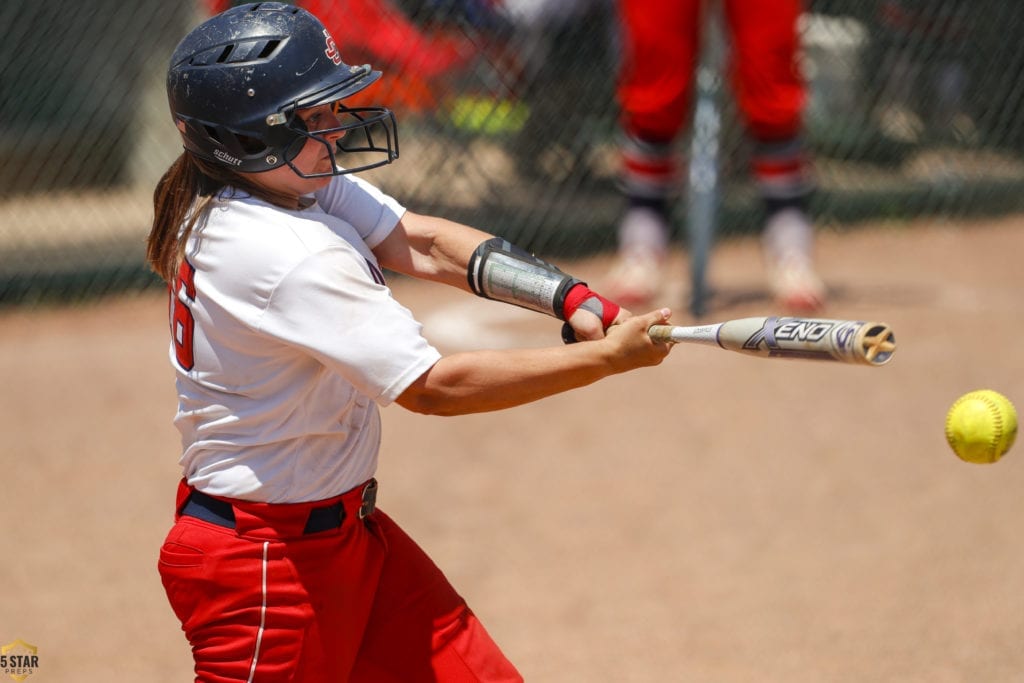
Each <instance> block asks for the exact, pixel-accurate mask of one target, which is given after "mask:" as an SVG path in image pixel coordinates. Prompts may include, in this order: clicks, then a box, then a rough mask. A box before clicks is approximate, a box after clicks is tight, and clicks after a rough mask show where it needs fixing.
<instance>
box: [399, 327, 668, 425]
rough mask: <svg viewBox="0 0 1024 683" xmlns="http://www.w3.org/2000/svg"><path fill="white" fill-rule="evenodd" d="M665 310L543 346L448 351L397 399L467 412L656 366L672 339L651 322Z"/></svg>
mask: <svg viewBox="0 0 1024 683" xmlns="http://www.w3.org/2000/svg"><path fill="white" fill-rule="evenodd" d="M670 315H671V311H669V310H668V309H665V308H663V309H660V310H657V311H652V312H650V313H647V314H645V315H638V316H634V317H631V318H629V319H628V320H626V321H624V322H623V323H622V324H620V325H616V326H615V327H614V328H612V329H610V330H609V332H608V335H607V336H606V337H604V338H603V339H600V340H597V341H595V342H593V343H590V344H572V345H567V346H560V347H551V348H540V349H512V350H500V351H467V352H463V353H456V354H453V355H450V356H446V357H444V358H442V359H441V360H439V361H438V362H437V363H435V364H434V365H433V366H432V367H431V368H430V369H429V370H427V372H425V373H423V375H421V376H420V377H419V378H418V379H417V380H416V381H415V382H413V383H412V384H411V385H410V386H409V387H408V388H407V389H406V390H405V391H404V392H403V393H402V394H401V395H400V396H399V397H398V399H397V403H398V404H399V405H400V406H402V407H403V408H407V409H408V410H411V411H413V412H417V413H424V414H431V415H449V416H451V415H467V414H470V413H483V412H489V411H493V410H501V409H504V408H511V407H514V406H518V405H523V404H526V403H530V402H532V401H536V400H539V399H542V398H547V397H548V396H553V395H555V394H559V393H562V392H564V391H569V390H570V389H576V388H579V387H583V386H586V385H588V384H592V383H594V382H596V381H598V380H600V379H603V378H605V377H609V376H611V375H614V374H618V373H621V372H626V371H628V370H633V369H636V368H641V367H647V366H651V365H657V364H659V363H661V361H662V360H664V359H665V357H666V356H667V355H668V353H669V350H670V349H671V345H670V344H666V343H662V342H657V341H653V340H652V339H651V338H650V336H649V335H648V334H647V329H648V328H649V327H651V326H652V325H658V324H662V323H664V322H665V321H667V320H668V319H669V317H670Z"/></svg>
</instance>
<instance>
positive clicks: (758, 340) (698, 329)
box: [647, 317, 896, 365]
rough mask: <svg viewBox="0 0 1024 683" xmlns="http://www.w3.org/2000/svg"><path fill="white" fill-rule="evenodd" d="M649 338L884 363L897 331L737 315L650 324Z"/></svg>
mask: <svg viewBox="0 0 1024 683" xmlns="http://www.w3.org/2000/svg"><path fill="white" fill-rule="evenodd" d="M647 332H648V334H649V335H650V336H651V339H654V340H655V341H661V342H669V343H673V344H689V343H693V344H708V345H711V346H718V347H720V348H723V349H726V350H727V351H736V352H738V353H746V354H750V355H754V356H760V357H763V358H802V359H807V360H828V361H838V362H840V363H853V364H855V365H885V364H886V363H888V362H889V360H890V359H891V358H892V355H893V353H895V351H896V337H895V335H894V334H893V332H892V329H891V328H890V327H889V326H888V325H887V324H885V323H879V322H864V321H859V320H826V319H822V318H782V317H758V318H738V319H736V320H726V321H725V322H720V323H713V324H709V325H695V326H692V327H684V326H678V325H654V326H653V327H651V328H650V329H649V330H648V331H647Z"/></svg>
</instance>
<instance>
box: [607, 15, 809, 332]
mask: <svg viewBox="0 0 1024 683" xmlns="http://www.w3.org/2000/svg"><path fill="white" fill-rule="evenodd" d="M706 4H707V3H706V2H705V1H704V0H618V9H619V13H620V21H621V28H622V63H621V70H620V74H619V83H618V99H619V105H620V109H621V120H620V125H621V136H622V143H621V163H622V169H621V186H622V190H623V192H624V193H625V197H626V200H627V208H626V211H625V214H624V215H623V217H622V219H621V222H620V224H619V226H618V235H617V238H618V255H617V261H616V264H615V265H614V266H613V269H612V271H611V273H610V274H609V278H608V282H607V284H606V290H607V291H608V294H609V295H610V296H612V297H618V299H617V300H619V301H621V302H622V303H623V305H627V306H628V305H638V304H641V303H647V302H649V301H650V300H651V299H652V298H654V297H655V296H656V295H658V293H659V290H660V288H661V285H662V283H663V267H664V261H665V256H666V252H667V248H668V243H669V240H670V237H671V233H672V229H671V220H672V204H673V200H674V198H675V197H676V195H677V194H678V192H679V189H680V185H681V182H682V180H681V178H682V175H681V173H680V166H681V163H680V159H679V158H678V156H677V150H676V146H677V141H678V139H679V137H680V133H681V132H682V131H683V129H684V126H686V124H687V123H688V121H689V119H690V116H691V112H692V106H691V105H692V100H693V92H694V81H695V73H696V69H697V64H698V59H699V54H700V48H701V39H702V31H703V29H704V28H705V27H706V26H707V21H706V16H705V13H706V12H707V10H708V8H707V7H706ZM721 10H722V11H721V14H722V17H723V20H724V21H723V23H724V25H725V26H724V28H725V34H726V37H727V41H728V43H729V48H730V49H729V55H730V57H729V58H730V62H729V64H728V71H729V73H728V75H729V77H730V78H729V80H730V81H731V83H732V86H733V92H734V94H735V97H736V103H737V106H738V109H739V112H740V114H741V117H742V120H743V123H744V124H745V130H746V133H747V134H748V135H749V138H750V140H751V142H752V144H753V149H752V158H751V168H750V172H751V174H752V176H753V180H754V182H755V184H756V187H757V190H758V193H759V195H760V197H761V199H762V201H763V206H764V211H765V217H764V224H763V227H762V231H761V239H762V246H763V254H764V259H765V266H766V268H767V270H768V276H769V282H770V286H771V290H772V294H773V296H774V297H775V299H776V301H777V303H778V304H779V305H781V306H783V307H784V308H786V309H787V310H789V311H792V312H803V313H807V312H814V311H818V310H820V309H821V308H822V307H823V306H824V303H825V287H824V285H823V283H822V281H821V280H820V279H819V278H818V276H817V274H816V273H815V270H814V263H813V247H814V229H813V226H812V224H811V221H810V219H809V217H808V213H807V202H808V199H809V197H810V195H811V192H812V189H813V181H812V178H811V169H810V165H809V160H808V157H807V150H806V148H805V146H804V142H803V138H802V128H803V107H804V100H805V84H804V81H803V79H802V76H801V73H800V69H799V64H798V50H799V34H798V31H797V20H798V19H799V17H800V15H801V13H802V10H803V8H802V4H801V2H800V0H777V1H776V2H763V1H762V0H722V8H721Z"/></svg>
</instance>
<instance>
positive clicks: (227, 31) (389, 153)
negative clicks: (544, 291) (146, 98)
mask: <svg viewBox="0 0 1024 683" xmlns="http://www.w3.org/2000/svg"><path fill="white" fill-rule="evenodd" d="M380 75H381V74H380V72H379V71H374V70H372V69H371V68H370V66H369V65H362V66H349V65H348V64H345V63H344V62H343V61H342V59H341V55H340V53H339V51H338V48H337V46H336V45H335V43H334V40H333V38H331V36H330V34H329V32H328V31H327V29H326V28H324V26H323V24H322V23H320V21H319V20H318V19H317V18H316V17H314V16H313V15H312V14H310V13H309V12H308V11H306V10H304V9H301V8H298V7H295V6H292V5H286V4H283V3H277V2H266V3H256V4H249V5H242V6H240V7H234V8H232V9H229V10H227V11H226V12H223V13H221V14H218V15H217V16H215V17H213V18H211V19H209V20H207V21H206V22H204V23H203V24H201V25H200V26H199V27H197V28H196V29H194V30H193V31H192V32H191V33H189V34H188V35H187V36H185V38H183V39H182V41H181V42H180V43H179V44H178V47H177V49H175V51H174V55H173V56H172V57H171V65H170V68H169V69H168V72H167V95H168V101H169V104H170V109H171V114H172V116H173V117H174V120H175V124H176V125H177V126H178V129H179V131H180V132H181V135H182V140H183V143H184V146H185V149H187V150H189V151H191V152H192V153H194V154H196V155H198V156H200V157H202V158H204V159H207V160H209V161H212V162H215V163H218V164H221V165H223V166H227V167H229V168H232V169H234V170H236V171H239V172H243V173H259V172H262V171H268V170H271V169H273V168H277V167H279V166H282V165H285V164H287V165H288V166H290V167H291V168H292V170H293V171H295V172H296V173H298V174H299V175H302V176H304V177H319V176H323V175H341V174H343V173H353V172H357V171H363V170H367V169H369V168H376V167H378V166H382V165H384V164H388V163H391V162H392V161H394V160H395V159H397V158H398V131H397V125H396V123H395V118H394V115H393V114H392V113H391V111H390V110H388V109H386V108H384V107H361V108H351V109H350V108H346V107H344V105H342V104H341V100H343V99H344V98H346V97H349V96H350V95H353V94H355V93H357V92H359V91H360V90H362V89H364V88H365V87H367V86H368V85H370V84H372V83H374V82H375V81H376V80H377V79H378V78H380ZM324 104H330V105H333V109H334V111H335V112H336V117H335V118H336V121H337V124H338V125H337V126H336V127H334V128H330V129H323V130H316V131H312V132H311V131H309V130H307V128H306V125H305V123H304V122H303V121H302V119H301V118H300V117H299V116H298V114H297V112H298V111H299V110H304V109H308V108H312V107H317V106H320V105H324ZM338 132H343V133H344V135H343V136H341V137H340V139H328V137H326V136H328V135H330V136H331V137H332V138H337V137H338V136H337V135H334V134H336V133H338ZM309 139H313V140H316V141H317V142H319V143H320V144H323V145H325V147H326V148H327V151H328V153H329V154H330V158H331V161H332V163H331V166H332V169H333V170H332V171H330V172H327V173H317V174H314V175H304V174H303V173H301V172H300V171H299V169H297V168H296V167H295V165H294V164H293V163H292V162H293V160H294V159H295V157H296V156H297V155H298V154H299V152H300V151H301V150H302V148H303V147H304V146H305V144H306V142H307V141H308V140H309ZM339 152H343V153H358V158H357V163H355V164H349V165H348V166H347V167H343V166H342V164H340V163H339V159H338V156H339V154H338V153H339ZM367 157H368V158H367Z"/></svg>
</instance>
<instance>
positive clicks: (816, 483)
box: [0, 218, 1024, 683]
mask: <svg viewBox="0 0 1024 683" xmlns="http://www.w3.org/2000/svg"><path fill="white" fill-rule="evenodd" d="M1021 254H1024V218H1011V219H999V220H994V221H991V222H983V223H973V224H960V223H948V222H935V223H933V224H931V225H928V224H924V223H921V224H911V225H905V224H901V225H874V226H858V227H857V228H855V229H851V230H847V231H843V232H839V231H827V232H824V233H823V234H822V235H821V240H820V243H819V255H820V260H821V269H822V272H823V274H824V275H825V278H826V280H827V281H828V284H829V286H830V288H831V290H832V304H831V307H830V309H829V311H828V312H827V315H828V316H829V317H837V318H857V319H874V320H882V321H885V322H888V323H890V324H891V325H892V327H893V329H894V330H895V332H896V337H897V342H898V345H899V348H898V351H897V353H896V355H895V357H894V359H893V360H892V362H891V363H890V364H889V365H887V366H884V367H881V368H868V367H853V366H840V365H833V364H825V363H811V362H807V361H768V360H760V359H753V358H749V357H744V356H741V355H737V354H732V353H727V352H724V351H719V350H716V349H712V348H707V347H698V346H679V347H677V348H676V349H675V350H674V351H673V353H672V355H671V356H670V357H669V358H668V359H667V360H666V361H665V363H664V364H663V365H662V366H660V367H658V368H650V369H646V370H643V371H639V372H636V373H633V374H631V375H627V376H617V377H614V378H611V379H609V380H606V381H604V382H602V383H598V384H596V385H593V386H590V387H587V388H585V389H582V390H579V391H577V392H575V393H573V394H571V395H564V396H559V397H555V398H551V399H548V400H545V401H541V402H539V403H536V404H534V405H530V406H526V407H522V408H518V409H514V410H510V411H506V412H504V413H500V414H489V415H477V416H469V417H459V418H436V417H435V418H432V417H423V416H417V415H413V414H410V413H407V412H405V411H403V410H402V409H401V408H398V407H392V408H389V409H386V410H385V411H384V428H385V437H384V446H383V454H382V467H381V471H380V473H379V475H380V476H379V478H380V480H381V482H382V484H381V496H380V503H381V506H382V507H384V508H385V509H387V510H388V511H389V512H390V513H391V514H392V515H393V516H395V517H396V518H397V519H398V520H399V521H400V522H402V523H403V524H404V526H405V527H406V528H407V529H408V530H409V531H410V532H411V533H412V535H413V536H414V537H415V538H417V539H418V540H419V541H420V542H421V544H422V545H423V546H424V547H425V548H426V549H427V550H428V552H430V553H431V555H432V556H433V557H434V558H435V559H436V560H437V562H438V563H439V564H440V565H441V566H442V567H443V568H444V569H445V570H446V572H447V573H448V575H449V576H450V578H451V579H452V581H453V583H454V584H455V585H456V586H457V587H458V588H459V589H460V591H461V592H462V593H463V594H464V595H465V597H466V598H467V599H468V601H469V602H470V604H471V605H472V606H473V607H474V608H475V610H476V611H477V612H478V613H479V614H480V616H481V618H482V619H483V621H484V623H485V624H486V625H487V626H488V628H489V630H490V631H491V633H492V635H493V636H494V637H495V639H496V640H497V641H498V642H499V643H501V644H502V646H503V648H504V649H505V651H506V653H507V654H508V655H509V657H510V658H511V659H512V660H513V661H514V662H515V663H516V664H517V665H518V666H519V668H520V669H521V671H522V672H523V674H524V675H525V677H526V679H527V680H528V681H531V682H536V683H549V682H550V683H553V682H556V681H557V682H563V681H574V682H575V681H587V682H590V681H594V682H604V681H609V682H611V681H614V682H616V683H623V682H632V681H636V682H641V681H642V682H657V683H663V682H668V681H700V682H703V681H709V682H719V681H722V682H748V681H749V682H758V683H763V682H765V681H784V682H786V683H802V682H807V683H812V682H813V683H818V682H821V681H833V682H847V681H848V682H851V683H862V682H864V681H899V682H905V681H921V682H925V681H927V682H928V683H945V682H954V681H964V682H967V681H971V682H976V681H986V682H988V683H998V682H1003V681H1024V534H1022V532H1021V523H1022V519H1024V496H1022V491H1024V453H1022V452H1021V450H1022V448H1024V443H1021V444H1018V445H1017V447H1016V449H1015V450H1016V452H1013V451H1011V452H1010V453H1009V454H1008V455H1007V456H1006V458H1004V459H1003V460H1002V461H1001V462H999V463H997V464H995V465H987V466H983V465H968V464H966V463H963V462H961V461H959V460H958V459H956V458H955V457H954V456H953V454H952V452H951V451H950V450H949V448H948V447H947V445H946V443H945V440H944V438H943V420H944V416H945V413H946V410H947V408H948V407H949V405H950V404H951V403H952V401H953V400H954V399H955V398H956V397H957V396H959V395H960V394H962V393H964V392H966V391H968V390H971V389H976V388H982V387H989V388H993V389H997V390H999V391H1001V392H1003V393H1004V394H1006V395H1007V396H1009V397H1010V398H1011V400H1013V401H1015V402H1016V403H1017V405H1018V406H1020V407H1022V408H1024V350H1022V346H1021V341H1020V340H1021V337H1022V335H1024V267H1022V261H1021ZM675 259H676V263H675V267H674V272H675V273H677V275H678V277H676V278H675V279H673V280H671V281H670V282H669V283H668V288H667V290H666V293H665V298H664V303H666V304H668V305H671V306H673V307H675V308H676V309H678V313H677V315H676V321H677V322H680V323H686V322H688V321H689V318H688V316H687V314H686V312H685V305H684V292H685V285H684V283H685V280H686V276H685V256H684V254H682V253H681V252H680V253H677V254H676V255H675ZM561 265H563V266H564V267H566V268H567V269H569V270H571V271H573V272H574V273H578V274H581V275H582V276H584V277H589V278H591V280H592V282H593V283H595V284H596V283H599V282H600V275H601V274H602V273H603V272H604V268H605V267H606V266H607V260H606V259H604V258H594V259H587V260H584V261H579V262H575V263H562V264H561ZM710 274H711V280H712V283H713V285H714V286H715V287H716V291H717V295H716V298H715V300H714V301H713V309H712V311H711V312H710V313H709V315H708V319H709V320H714V319H726V318H735V317H742V316H746V315H765V314H771V313H774V312H775V311H773V310H772V307H771V304H770V301H769V300H768V299H767V297H766V295H765V292H764V288H763V282H762V273H761V270H760V260H759V255H758V251H757V244H756V242H755V241H753V240H750V239H747V240H740V241H735V242H727V243H723V244H720V245H718V247H717V248H716V250H715V252H714V255H713V261H712V265H711V270H710ZM393 285H394V289H395V293H396V296H397V297H398V298H399V299H400V300H402V301H404V302H405V303H406V304H407V305H408V306H409V307H410V308H411V309H412V310H413V311H414V312H415V313H416V314H417V316H418V317H420V318H421V320H423V321H424V324H425V328H426V333H427V335H428V337H431V338H432V339H434V340H435V342H436V343H437V344H438V346H440V347H441V348H442V349H443V350H446V351H452V350H457V349H458V348H460V347H472V346H480V345H482V346H486V345H491V346H502V345H508V344H529V345H536V344H546V343H552V342H554V343H557V341H556V340H557V335H558V324H557V322H555V321H552V320H550V319H546V318H544V317H543V316H538V315H534V314H529V313H526V312H523V311H520V310H518V309H513V308H511V307H507V306H502V305H500V304H494V303H490V302H486V301H482V300H479V299H476V298H474V297H471V296H468V295H464V294H460V293H458V292H454V291H447V290H445V289H444V288H441V287H436V286H425V285H422V284H417V283H414V282H412V281H408V280H396V281H395V282H394V283H393ZM165 315H166V308H165V304H164V300H163V297H162V296H160V295H159V294H157V293H151V294H145V295H136V296H129V297H123V298H118V299H107V300H103V301H100V302H96V303H94V304H91V305H89V306H85V307H78V308H74V309H70V310H64V309H47V310H27V311H8V312H6V313H3V314H0V376H2V377H3V390H2V393H0V402H2V403H0V406H2V410H0V429H2V433H3V434H4V435H6V436H5V437H4V444H3V447H2V450H0V467H2V482H3V483H2V488H0V524H2V529H0V533H2V539H3V540H2V552H3V560H2V562H0V645H5V644H9V643H14V642H15V641H19V640H20V641H23V642H24V643H28V644H31V645H34V646H35V647H37V648H38V656H39V666H38V668H37V669H36V670H35V671H34V672H33V673H32V675H31V677H30V678H29V679H28V680H29V681H30V682H31V683H35V681H38V682H39V683H43V682H44V681H62V682H63V681H75V682H76V683H93V682H98V681H147V682H151V683H161V682H164V681H168V682H170V681H175V682H180V681H186V680H190V672H191V660H190V656H189V652H188V649H187V646H186V644H185V641H184V638H183V636H182V634H181V632H180V630H179V628H178V625H177V623H176V622H175V621H174V618H173V615H172V614H171V611H170V609H169V607H168V606H167V604H166V602H165V598H164V596H163V593H162V589H161V587H160V583H159V579H158V577H157V573H156V569H155V564H156V555H157V548H158V546H159V544H160V542H161V540H162V538H163V535H164V533H165V532H166V529H167V527H168V525H169V524H170V515H171V507H172V504H173V497H174V487H175V483H176V481H177V479H178V476H179V472H178V469H177V464H176V458H177V447H178V441H177V434H176V432H174V430H173V427H172V425H171V417H172V414H173V411H174V400H175V398H174V390H173V384H172V373H171V370H170V368H169V365H168V362H167V359H166V352H165V347H166V331H165V329H166V328H165V325H166V323H165ZM2 673H3V672H0V674H2ZM5 678H6V676H0V679H5Z"/></svg>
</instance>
